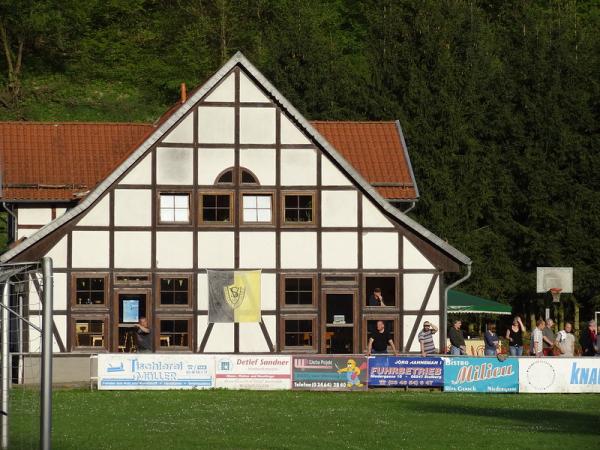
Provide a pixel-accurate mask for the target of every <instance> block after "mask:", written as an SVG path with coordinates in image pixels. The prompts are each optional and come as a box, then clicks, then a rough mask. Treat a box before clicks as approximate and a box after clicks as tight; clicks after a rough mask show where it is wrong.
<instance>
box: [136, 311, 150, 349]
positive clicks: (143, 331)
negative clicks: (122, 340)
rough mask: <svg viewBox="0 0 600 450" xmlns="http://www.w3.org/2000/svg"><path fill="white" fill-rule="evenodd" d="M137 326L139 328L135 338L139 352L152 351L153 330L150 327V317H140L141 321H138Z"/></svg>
mask: <svg viewBox="0 0 600 450" xmlns="http://www.w3.org/2000/svg"><path fill="white" fill-rule="evenodd" d="M135 326H136V328H137V332H136V334H135V338H136V341H137V351H138V353H150V352H152V332H151V330H150V328H149V327H148V319H146V318H145V317H143V316H142V317H140V321H139V323H136V324H135Z"/></svg>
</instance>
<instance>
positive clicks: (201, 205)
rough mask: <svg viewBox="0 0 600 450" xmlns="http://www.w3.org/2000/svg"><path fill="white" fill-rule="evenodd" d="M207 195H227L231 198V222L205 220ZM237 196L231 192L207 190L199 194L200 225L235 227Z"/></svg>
mask: <svg viewBox="0 0 600 450" xmlns="http://www.w3.org/2000/svg"><path fill="white" fill-rule="evenodd" d="M205 195H227V196H229V219H230V220H229V221H228V222H216V221H215V222H212V221H205V220H204V196H205ZM234 212H235V195H234V192H233V191H231V190H218V189H216V190H207V191H201V192H198V225H199V226H204V227H233V226H234V225H235V214H234Z"/></svg>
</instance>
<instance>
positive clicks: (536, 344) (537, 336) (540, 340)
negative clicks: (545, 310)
mask: <svg viewBox="0 0 600 450" xmlns="http://www.w3.org/2000/svg"><path fill="white" fill-rule="evenodd" d="M536 324H537V326H536V327H535V328H534V329H533V333H532V344H533V350H532V351H531V354H532V355H535V356H537V357H538V358H539V357H541V356H544V333H543V331H542V330H543V329H544V326H545V322H544V321H543V320H542V319H539V320H538V321H537V322H536Z"/></svg>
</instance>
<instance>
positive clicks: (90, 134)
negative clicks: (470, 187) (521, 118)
mask: <svg viewBox="0 0 600 450" xmlns="http://www.w3.org/2000/svg"><path fill="white" fill-rule="evenodd" d="M312 124H313V125H314V126H315V128H316V129H317V130H318V131H319V133H321V134H322V135H323V136H324V137H325V139H327V140H328V141H329V142H330V143H331V144H332V145H333V146H334V147H335V148H336V149H337V150H338V151H339V152H340V153H341V154H342V156H343V157H344V158H346V159H347V160H348V162H349V163H351V164H352V165H353V166H354V167H355V168H356V169H357V170H358V172H359V173H361V174H362V176H363V177H364V178H365V179H366V180H367V181H368V182H369V183H371V184H372V185H373V186H374V187H375V188H376V189H377V190H378V191H379V193H380V194H381V195H382V196H383V197H385V198H388V199H405V200H413V199H415V198H416V189H415V186H414V180H413V179H412V176H411V171H410V167H409V162H408V161H407V160H406V158H405V153H404V149H403V148H402V143H401V140H400V136H399V134H398V129H397V127H396V124H395V123H394V122H323V121H316V122H312ZM154 129H155V127H154V126H153V125H149V124H132V123H84V122H79V123H78V122H73V123H39V122H0V174H1V175H2V192H1V193H0V197H1V198H2V199H3V200H4V201H75V200H78V199H79V198H80V197H81V196H83V195H85V193H86V192H87V191H89V190H90V189H92V188H93V187H94V186H95V185H96V184H98V183H99V182H100V181H102V180H103V179H104V178H105V177H106V176H107V175H108V174H109V173H110V172H111V171H112V170H114V168H116V166H117V165H118V164H119V163H120V162H122V161H123V160H124V158H126V157H127V155H129V154H130V153H131V152H132V151H133V150H134V149H135V148H137V147H138V146H139V145H140V144H141V143H142V142H143V140H144V139H145V138H146V137H147V136H148V135H149V134H150V133H151V132H152V131H153V130H154Z"/></svg>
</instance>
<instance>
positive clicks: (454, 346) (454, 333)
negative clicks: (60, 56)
mask: <svg viewBox="0 0 600 450" xmlns="http://www.w3.org/2000/svg"><path fill="white" fill-rule="evenodd" d="M461 325H462V322H461V321H460V320H455V321H454V322H453V323H452V327H450V330H448V338H449V339H450V354H451V355H466V354H467V346H466V345H465V338H464V336H463V334H462V331H461V330H460V327H461Z"/></svg>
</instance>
